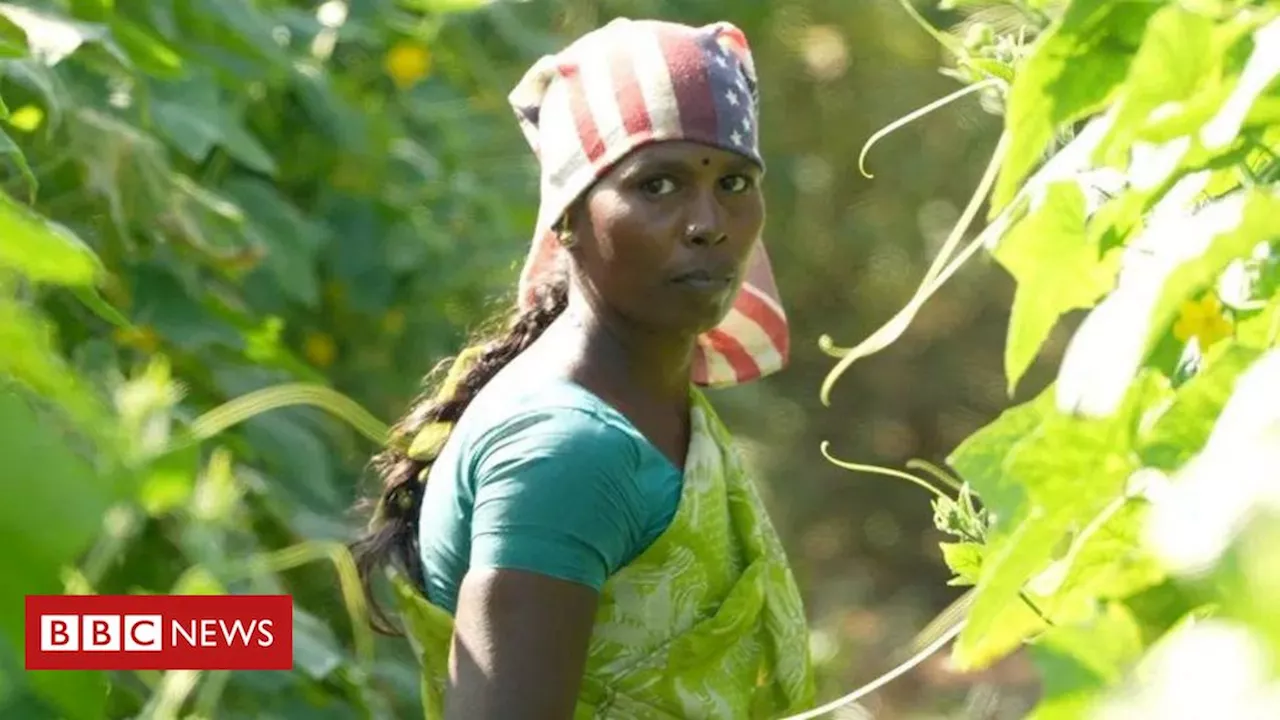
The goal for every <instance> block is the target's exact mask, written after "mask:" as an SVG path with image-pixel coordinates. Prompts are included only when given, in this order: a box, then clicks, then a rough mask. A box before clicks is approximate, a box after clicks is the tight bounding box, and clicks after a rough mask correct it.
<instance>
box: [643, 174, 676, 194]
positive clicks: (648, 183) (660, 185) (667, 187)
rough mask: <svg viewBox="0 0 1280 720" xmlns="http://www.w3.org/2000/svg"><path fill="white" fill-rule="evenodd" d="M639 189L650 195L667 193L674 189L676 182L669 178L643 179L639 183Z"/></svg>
mask: <svg viewBox="0 0 1280 720" xmlns="http://www.w3.org/2000/svg"><path fill="white" fill-rule="evenodd" d="M640 189H641V190H643V191H644V192H646V193H648V194H650V195H669V194H671V193H672V192H674V191H675V189H676V184H675V183H674V182H672V181H671V178H665V177H660V178H653V179H651V180H645V181H644V182H643V183H641V184H640Z"/></svg>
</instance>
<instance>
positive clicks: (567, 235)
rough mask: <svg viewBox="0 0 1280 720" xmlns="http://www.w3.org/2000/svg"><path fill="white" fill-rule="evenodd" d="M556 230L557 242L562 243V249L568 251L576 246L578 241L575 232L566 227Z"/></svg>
mask: <svg viewBox="0 0 1280 720" xmlns="http://www.w3.org/2000/svg"><path fill="white" fill-rule="evenodd" d="M555 230H556V241H557V242H559V243H560V247H562V248H565V249H568V248H571V247H573V246H574V243H576V242H577V241H578V240H577V238H575V237H574V236H573V231H572V230H569V229H567V228H564V227H558V228H556V229H555Z"/></svg>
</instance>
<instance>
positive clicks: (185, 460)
mask: <svg viewBox="0 0 1280 720" xmlns="http://www.w3.org/2000/svg"><path fill="white" fill-rule="evenodd" d="M199 467H200V446H199V445H198V444H189V445H180V446H178V447H177V448H175V449H173V450H170V451H168V452H166V453H164V454H162V455H160V456H159V457H157V458H156V459H154V460H152V461H151V463H150V465H149V467H148V468H147V471H146V474H145V475H143V478H142V483H141V484H140V485H139V487H138V502H139V503H140V504H141V505H142V508H143V509H144V510H146V511H147V512H148V513H149V514H151V515H152V516H160V515H164V514H166V513H169V512H171V511H173V510H175V509H177V508H180V507H185V506H186V505H187V503H188V502H189V501H190V499H191V495H192V492H193V491H194V488H195V476H196V473H197V471H198V470H199Z"/></svg>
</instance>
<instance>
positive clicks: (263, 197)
mask: <svg viewBox="0 0 1280 720" xmlns="http://www.w3.org/2000/svg"><path fill="white" fill-rule="evenodd" d="M224 192H226V193H227V195H228V196H229V197H230V198H232V199H233V200H234V201H235V202H236V204H238V205H239V206H240V207H241V208H242V209H243V210H244V211H245V214H246V216H247V219H248V226H249V231H250V232H251V233H253V234H254V235H255V236H256V237H257V238H258V239H259V241H260V243H261V245H262V247H264V248H265V249H266V251H267V255H266V258H265V263H266V266H267V268H268V269H269V270H270V271H271V274H272V275H273V276H274V278H275V280H276V282H277V283H278V284H279V285H280V287H281V288H282V289H283V290H284V291H285V292H286V293H287V294H288V295H289V296H290V297H291V298H292V299H293V300H296V301H297V302H300V303H302V304H303V305H306V306H308V307H314V306H315V304H316V303H317V302H318V301H319V299H320V285H319V280H318V278H317V276H316V267H315V264H316V255H317V252H318V251H319V250H320V248H321V247H323V246H324V244H325V243H326V242H328V234H329V233H328V228H327V227H325V226H324V225H323V224H321V223H319V222H316V221H314V220H313V219H311V218H309V217H307V216H306V215H304V214H303V213H302V212H301V211H300V210H299V209H298V208H297V207H295V206H293V205H292V204H290V203H289V202H288V201H287V200H286V199H285V198H283V197H282V196H281V195H280V193H279V192H277V191H276V189H275V187H274V186H272V185H271V184H269V183H265V182H261V181H258V180H252V179H247V178H244V179H236V180H233V181H231V182H230V183H228V184H227V186H226V187H225V188H224Z"/></svg>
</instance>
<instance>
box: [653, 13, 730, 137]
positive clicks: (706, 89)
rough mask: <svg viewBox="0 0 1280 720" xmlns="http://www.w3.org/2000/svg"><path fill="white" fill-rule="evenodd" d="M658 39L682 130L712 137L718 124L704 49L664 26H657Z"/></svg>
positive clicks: (688, 38) (690, 133) (689, 134)
mask: <svg viewBox="0 0 1280 720" xmlns="http://www.w3.org/2000/svg"><path fill="white" fill-rule="evenodd" d="M658 43H659V44H660V45H661V47H662V56H663V57H664V58H665V59H666V61H667V67H668V69H669V71H670V73H671V77H672V86H673V87H674V88H675V94H676V107H678V108H679V109H680V125H681V126H682V129H683V130H684V134H685V135H687V136H690V137H692V138H697V139H707V138H715V137H716V135H717V133H718V132H719V129H720V126H719V124H718V123H717V120H716V104H715V101H714V99H713V98H712V96H711V80H710V79H709V78H708V77H707V66H706V53H705V52H704V51H703V49H702V47H701V46H700V45H699V44H698V41H697V40H696V39H694V38H691V37H688V36H686V35H683V34H679V33H674V32H671V31H670V30H668V29H666V28H663V29H660V30H658Z"/></svg>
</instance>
